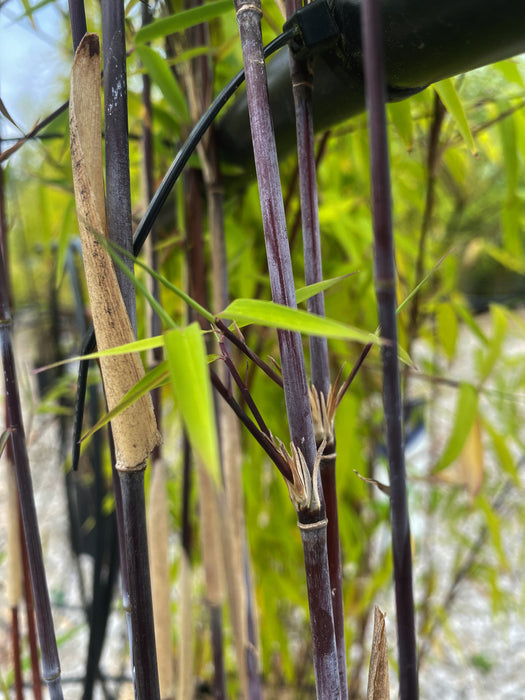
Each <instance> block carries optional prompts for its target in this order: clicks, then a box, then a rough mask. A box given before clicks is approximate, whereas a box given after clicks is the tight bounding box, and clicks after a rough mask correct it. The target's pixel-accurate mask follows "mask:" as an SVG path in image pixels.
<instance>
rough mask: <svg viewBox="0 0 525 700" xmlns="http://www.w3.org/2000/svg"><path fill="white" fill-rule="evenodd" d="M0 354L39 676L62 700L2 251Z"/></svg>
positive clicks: (1, 253)
mask: <svg viewBox="0 0 525 700" xmlns="http://www.w3.org/2000/svg"><path fill="white" fill-rule="evenodd" d="M0 353H1V356H2V366H3V372H4V384H5V393H6V397H7V421H6V422H7V427H8V428H9V429H11V430H12V431H13V432H12V435H11V438H10V439H11V444H12V448H13V458H14V463H15V472H16V481H17V486H18V495H19V499H20V511H21V514H22V524H23V528H24V535H25V540H26V546H27V552H28V557H29V567H30V572H31V583H32V587H33V596H34V600H35V606H36V619H37V627H38V636H39V640H40V649H41V652H42V673H43V678H44V681H45V682H46V683H47V686H48V688H49V694H50V697H51V698H52V700H55V698H56V700H59V699H60V698H62V697H63V695H62V685H61V680H60V662H59V658H58V649H57V644H56V638H55V630H54V627H53V616H52V614H51V603H50V600H49V593H48V589H47V582H46V575H45V569H44V558H43V555H42V545H41V542H40V534H39V531H38V520H37V513H36V508H35V500H34V495H33V485H32V480H31V471H30V468H29V459H28V456H27V447H26V442H25V434H24V424H23V419H22V408H21V405H20V395H19V392H18V383H17V378H16V370H15V359H14V355H13V347H12V344H11V315H10V312H9V300H8V293H7V279H6V268H5V265H4V256H3V251H2V250H1V249H0Z"/></svg>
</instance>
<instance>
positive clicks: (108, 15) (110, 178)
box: [102, 0, 160, 700]
mask: <svg viewBox="0 0 525 700" xmlns="http://www.w3.org/2000/svg"><path fill="white" fill-rule="evenodd" d="M124 19H125V13H124V2H123V0H102V36H103V54H104V112H105V120H104V128H105V143H106V218H107V230H108V238H109V240H111V241H113V242H114V243H116V244H118V245H119V246H120V247H121V248H123V249H124V250H125V251H128V252H131V251H132V250H133V236H132V221H131V192H130V174H129V139H128V112H127V110H128V104H127V77H126V41H125V24H124ZM125 261H126V264H127V265H129V266H132V263H130V260H129V258H125ZM116 271H117V279H118V281H119V286H120V290H121V293H122V298H123V299H124V303H125V305H126V310H127V312H128V316H129V318H130V321H131V325H132V328H133V329H134V331H135V333H136V328H137V317H136V306H135V289H134V285H133V283H132V281H131V280H130V279H129V278H128V277H127V276H126V275H125V274H124V273H123V272H122V271H121V270H120V269H119V268H118V267H117V269H116ZM113 463H114V460H113ZM143 466H144V468H143V469H141V470H137V471H127V470H120V471H119V472H118V476H119V478H118V480H117V479H114V485H115V488H116V490H118V488H119V485H120V490H121V493H122V514H119V513H117V522H118V526H119V530H120V532H121V533H124V540H125V557H124V559H125V567H123V569H124V568H126V569H127V586H128V589H127V590H126V589H125V588H124V582H125V581H126V579H125V578H124V577H123V599H124V603H126V599H127V595H128V594H129V611H130V617H131V636H132V640H131V657H132V668H133V669H134V683H135V695H136V697H138V698H148V700H149V699H150V698H151V700H154V699H155V698H158V697H160V691H159V678H158V670H157V655H156V646H155V629H154V624H153V603H152V599H151V580H150V570H149V557H148V542H147V534H146V533H147V529H146V508H145V500H144V471H145V468H146V464H145V463H144V465H143ZM118 502H119V500H118V499H116V503H118ZM120 537H121V535H120ZM121 557H122V552H121ZM130 558H131V559H130ZM122 563H124V562H122Z"/></svg>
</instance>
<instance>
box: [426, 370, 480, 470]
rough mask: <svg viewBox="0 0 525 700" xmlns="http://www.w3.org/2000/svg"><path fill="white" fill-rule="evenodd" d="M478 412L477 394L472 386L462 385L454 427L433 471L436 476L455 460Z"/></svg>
mask: <svg viewBox="0 0 525 700" xmlns="http://www.w3.org/2000/svg"><path fill="white" fill-rule="evenodd" d="M477 412H478V392H477V390H476V388H475V387H474V386H472V384H467V383H462V384H461V385H460V387H459V392H458V400H457V403H456V413H455V420H454V427H453V428H452V433H451V434H450V437H449V439H448V442H447V445H446V447H445V449H444V451H443V454H442V455H441V457H440V458H439V460H438V463H437V464H436V466H435V467H434V469H433V473H434V474H436V473H438V472H440V471H442V470H443V469H445V467H448V465H449V464H451V463H452V462H453V461H454V460H455V459H457V458H458V457H459V455H460V453H461V450H462V449H463V446H464V444H465V442H466V440H467V437H468V435H469V433H470V431H471V429H472V426H473V424H474V421H475V419H476V416H477Z"/></svg>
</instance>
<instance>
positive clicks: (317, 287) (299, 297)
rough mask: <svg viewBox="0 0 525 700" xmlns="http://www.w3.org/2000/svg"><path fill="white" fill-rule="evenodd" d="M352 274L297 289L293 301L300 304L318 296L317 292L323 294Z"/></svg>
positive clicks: (352, 273)
mask: <svg viewBox="0 0 525 700" xmlns="http://www.w3.org/2000/svg"><path fill="white" fill-rule="evenodd" d="M354 274H355V273H354V272H351V273H349V274H348V275H340V276H339V277H332V279H328V280H322V281H321V282H316V283H315V284H309V285H307V286H306V287H299V289H296V290H295V300H296V301H297V303H298V304H300V303H301V302H303V301H306V300H307V299H310V298H311V297H314V296H315V295H316V294H319V292H325V291H326V290H327V289H330V288H331V287H333V286H334V285H336V284H338V283H339V282H342V281H343V280H345V279H346V278H347V277H351V276H352V275H354Z"/></svg>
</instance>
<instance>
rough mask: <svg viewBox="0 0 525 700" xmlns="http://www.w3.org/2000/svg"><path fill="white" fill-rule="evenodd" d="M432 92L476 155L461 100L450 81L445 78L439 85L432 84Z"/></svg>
mask: <svg viewBox="0 0 525 700" xmlns="http://www.w3.org/2000/svg"><path fill="white" fill-rule="evenodd" d="M434 90H435V91H436V92H437V94H438V95H439V97H440V99H441V101H442V102H443V104H444V105H445V107H446V109H447V112H448V113H449V114H450V116H451V117H452V119H453V120H454V121H455V123H456V126H457V128H458V131H459V133H460V134H461V136H462V137H463V139H464V140H465V142H466V143H467V145H468V147H469V148H470V150H471V151H472V153H476V146H475V144H474V139H473V137H472V133H471V131H470V127H469V125H468V121H467V117H466V114H465V110H464V108H463V104H462V102H461V100H460V99H459V95H458V93H457V91H456V88H455V87H454V83H453V81H452V79H451V78H446V80H441V81H440V82H439V83H434Z"/></svg>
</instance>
